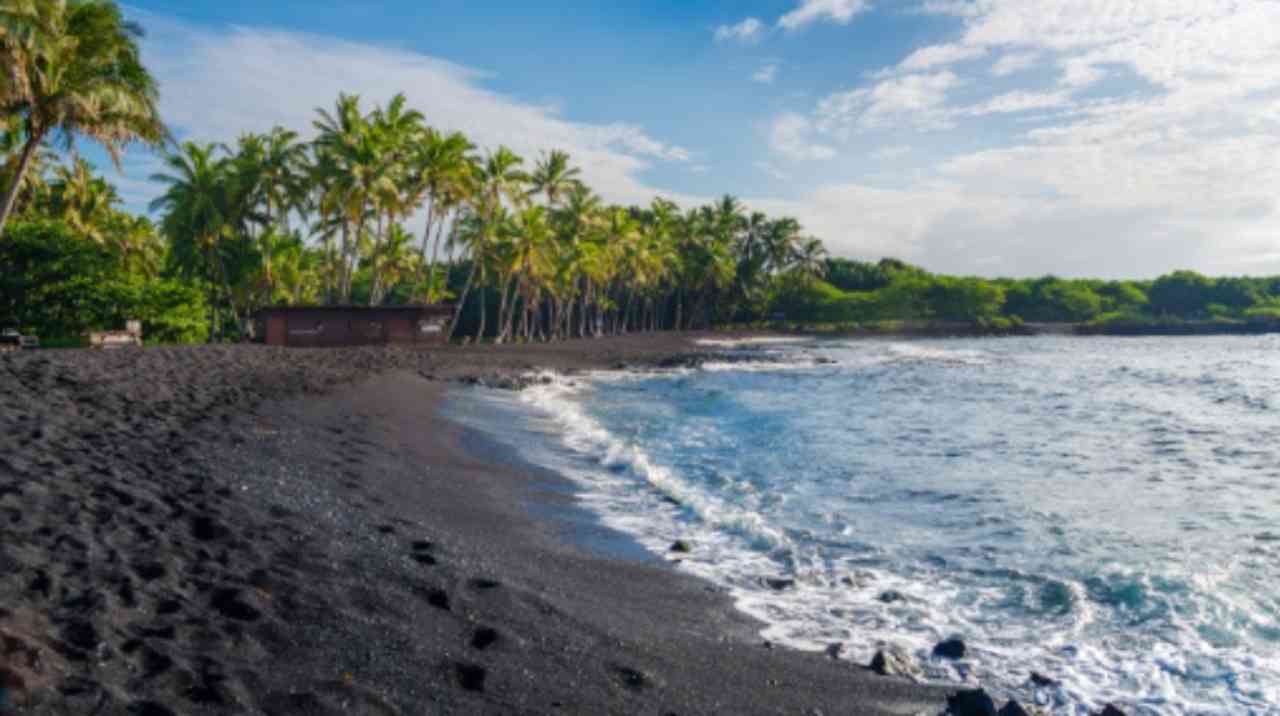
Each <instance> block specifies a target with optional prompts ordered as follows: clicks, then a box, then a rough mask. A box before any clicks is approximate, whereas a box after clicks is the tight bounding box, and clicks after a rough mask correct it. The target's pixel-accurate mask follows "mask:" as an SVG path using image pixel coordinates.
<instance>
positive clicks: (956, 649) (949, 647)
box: [933, 639, 968, 659]
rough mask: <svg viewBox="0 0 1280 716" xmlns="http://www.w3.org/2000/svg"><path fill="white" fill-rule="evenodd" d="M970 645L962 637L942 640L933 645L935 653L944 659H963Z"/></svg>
mask: <svg viewBox="0 0 1280 716" xmlns="http://www.w3.org/2000/svg"><path fill="white" fill-rule="evenodd" d="M967 651H968V647H966V646H965V644H964V642H963V641H961V640H960V639H947V640H946V641H940V642H938V644H937V645H936V646H934V647H933V655H934V656H936V657H939V658H942V659H963V658H964V655H965V653H966V652H967Z"/></svg>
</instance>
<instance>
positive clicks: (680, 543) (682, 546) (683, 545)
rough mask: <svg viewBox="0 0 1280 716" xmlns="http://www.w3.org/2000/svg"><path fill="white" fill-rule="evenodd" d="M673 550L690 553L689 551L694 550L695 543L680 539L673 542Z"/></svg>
mask: <svg viewBox="0 0 1280 716" xmlns="http://www.w3.org/2000/svg"><path fill="white" fill-rule="evenodd" d="M671 551H672V552H679V553H681V554H688V553H689V552H692V551H693V545H691V544H689V543H688V542H686V541H684V540H682V539H678V540H676V541H675V542H672V543H671Z"/></svg>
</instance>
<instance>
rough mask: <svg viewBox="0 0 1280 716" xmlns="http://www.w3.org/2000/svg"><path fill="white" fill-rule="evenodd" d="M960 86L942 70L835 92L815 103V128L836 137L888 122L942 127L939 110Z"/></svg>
mask: <svg viewBox="0 0 1280 716" xmlns="http://www.w3.org/2000/svg"><path fill="white" fill-rule="evenodd" d="M960 84H961V80H960V77H959V76H958V75H956V74H955V73H954V72H951V71H950V70H946V71H943V72H937V73H933V74H910V75H904V76H901V77H891V78H889V79H886V80H882V81H880V82H878V83H876V84H875V85H874V86H872V87H870V88H862V89H855V90H849V91H845V92H837V93H835V94H832V95H829V96H827V97H826V98H824V99H823V100H821V101H820V102H819V103H818V109H817V117H818V127H819V128H820V129H822V130H823V131H827V132H832V133H836V134H847V133H848V132H849V131H850V130H851V129H869V128H874V127H879V126H883V125H885V124H886V123H888V122H891V121H893V122H897V121H902V122H905V123H909V124H913V125H915V126H919V127H927V128H939V127H945V126H948V123H949V121H950V120H949V118H948V117H946V116H945V114H944V113H942V112H940V111H939V110H940V109H941V108H942V106H943V105H944V103H945V102H946V98H947V92H948V90H950V89H952V88H954V87H957V86H959V85H960Z"/></svg>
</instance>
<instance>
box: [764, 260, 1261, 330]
mask: <svg viewBox="0 0 1280 716" xmlns="http://www.w3.org/2000/svg"><path fill="white" fill-rule="evenodd" d="M823 274H824V276H825V278H826V280H825V281H810V282H807V283H804V284H791V285H786V284H783V285H780V286H779V290H778V292H777V294H776V295H775V304H776V306H777V308H779V309H780V310H781V311H783V312H785V314H786V316H787V318H788V319H789V320H796V321H801V322H805V321H818V322H823V323H837V324H869V323H877V322H883V321H900V320H933V321H951V322H956V321H959V322H974V323H978V324H983V325H991V326H996V327H999V326H1010V325H1016V324H1018V323H1023V322H1043V323H1060V322H1069V323H1133V324H1144V323H1162V322H1185V321H1233V320H1234V321H1267V320H1273V319H1280V277H1262V278H1247V277H1242V278H1210V277H1207V276H1202V275H1200V274H1198V273H1195V272H1194V271H1176V272H1174V273H1171V274H1168V275H1166V276H1161V277H1160V278H1158V279H1156V280H1154V281H1100V280H1095V279H1062V278H1057V277H1054V276H1045V277H1042V278H1034V279H983V278H973V277H955V276H940V275H934V274H930V273H929V272H927V271H925V270H924V269H921V268H918V267H915V266H911V265H909V264H905V263H903V262H901V261H897V260H894V259H885V260H883V261H880V262H879V263H870V262H862V261H850V260H847V259H838V258H832V259H828V260H827V261H826V268H825V271H824V272H823Z"/></svg>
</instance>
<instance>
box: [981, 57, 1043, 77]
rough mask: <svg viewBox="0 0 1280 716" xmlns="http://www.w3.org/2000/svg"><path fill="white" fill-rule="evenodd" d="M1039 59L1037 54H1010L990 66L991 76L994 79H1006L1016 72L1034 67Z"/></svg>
mask: <svg viewBox="0 0 1280 716" xmlns="http://www.w3.org/2000/svg"><path fill="white" fill-rule="evenodd" d="M1039 59H1040V53H1038V52H1010V53H1008V54H1005V55H1003V56H1001V57H1000V59H999V60H996V63H995V64H994V65H992V66H991V74H993V75H995V76H996V77H1007V76H1008V75H1012V74H1014V73H1017V72H1021V71H1023V70H1027V69H1030V68H1032V67H1035V64H1036V61H1037V60H1039Z"/></svg>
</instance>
